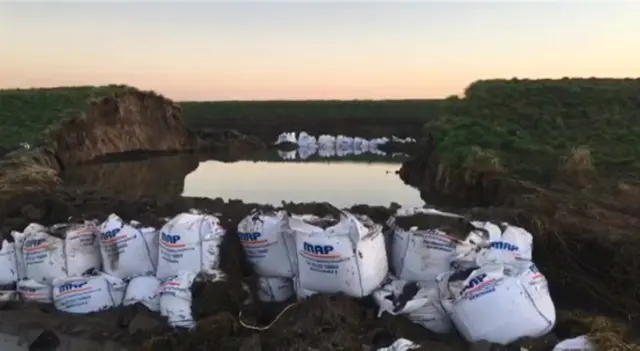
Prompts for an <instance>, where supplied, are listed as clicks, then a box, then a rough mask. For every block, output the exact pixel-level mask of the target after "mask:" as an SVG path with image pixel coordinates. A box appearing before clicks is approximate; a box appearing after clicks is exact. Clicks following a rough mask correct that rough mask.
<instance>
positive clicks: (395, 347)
mask: <svg viewBox="0 0 640 351" xmlns="http://www.w3.org/2000/svg"><path fill="white" fill-rule="evenodd" d="M419 348H420V345H418V344H416V343H414V342H413V341H411V340H408V339H403V338H400V339H398V340H396V341H394V342H393V344H391V345H389V346H388V347H381V348H379V349H378V351H409V350H415V349H419Z"/></svg>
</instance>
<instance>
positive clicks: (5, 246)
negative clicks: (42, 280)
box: [0, 239, 18, 285]
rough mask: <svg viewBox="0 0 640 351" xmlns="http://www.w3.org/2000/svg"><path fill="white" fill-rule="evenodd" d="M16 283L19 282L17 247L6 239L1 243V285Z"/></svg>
mask: <svg viewBox="0 0 640 351" xmlns="http://www.w3.org/2000/svg"><path fill="white" fill-rule="evenodd" d="M16 281H18V264H17V262H16V245H15V244H14V243H10V242H9V241H7V240H6V239H5V240H3V241H2V243H0V285H7V284H13V283H15V282H16Z"/></svg>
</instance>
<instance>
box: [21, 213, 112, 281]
mask: <svg viewBox="0 0 640 351" xmlns="http://www.w3.org/2000/svg"><path fill="white" fill-rule="evenodd" d="M43 229H45V228H44V227H40V228H38V227H35V226H34V227H33V228H32V230H29V231H27V230H25V232H24V233H22V235H20V234H17V233H16V236H18V240H16V242H20V243H21V244H22V245H21V246H20V247H19V248H18V250H17V251H18V255H19V256H21V257H22V262H23V263H24V274H25V277H26V278H27V279H33V280H35V281H37V282H41V283H46V284H51V283H52V282H53V280H54V279H56V278H60V277H73V276H79V275H82V274H83V273H84V272H87V271H90V270H95V269H99V268H100V251H99V246H98V245H99V244H98V240H97V234H98V228H97V227H96V225H95V223H93V222H89V221H86V222H85V223H73V224H59V225H55V226H52V227H51V228H49V229H46V230H43ZM53 234H56V235H53ZM16 236H14V238H15V237H16Z"/></svg>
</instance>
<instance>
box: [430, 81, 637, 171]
mask: <svg viewBox="0 0 640 351" xmlns="http://www.w3.org/2000/svg"><path fill="white" fill-rule="evenodd" d="M425 131H426V132H432V133H433V135H434V137H435V140H436V145H437V149H438V151H439V154H440V155H441V158H442V159H443V160H444V161H446V162H448V163H451V164H463V163H464V162H469V158H468V157H469V155H470V154H474V155H479V156H481V157H480V158H484V161H485V162H490V163H495V162H496V160H499V163H500V164H501V165H502V167H504V168H506V169H507V170H508V171H509V172H511V173H514V174H517V175H518V176H520V177H522V178H528V179H538V178H539V177H542V176H544V175H545V174H548V173H549V171H550V169H557V168H558V165H559V164H560V162H561V159H562V157H563V156H568V155H570V154H571V153H572V152H573V153H579V152H576V151H575V150H574V148H577V147H580V146H585V147H586V149H588V150H590V153H591V160H592V162H593V164H594V165H595V168H596V169H598V170H599V171H603V172H609V171H611V172H618V171H628V170H636V169H638V163H639V160H640V79H565V80H488V81H478V82H475V83H473V84H471V85H470V86H469V87H468V88H467V90H466V93H465V98H462V99H457V98H450V99H447V100H446V101H445V102H444V103H443V105H442V107H441V115H440V116H439V118H437V119H435V120H432V121H430V122H429V123H427V124H426V125H425ZM482 156H483V157H482ZM481 161H482V160H481Z"/></svg>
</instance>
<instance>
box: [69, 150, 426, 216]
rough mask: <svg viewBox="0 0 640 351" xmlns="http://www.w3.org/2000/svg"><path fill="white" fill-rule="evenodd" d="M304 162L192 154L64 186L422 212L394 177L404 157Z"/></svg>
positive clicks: (73, 177) (88, 172) (102, 170)
mask: <svg viewBox="0 0 640 351" xmlns="http://www.w3.org/2000/svg"><path fill="white" fill-rule="evenodd" d="M303 156H305V155H303ZM306 156H307V157H306V158H305V159H300V155H298V156H297V157H295V158H293V159H283V157H284V158H291V154H285V153H282V152H280V153H278V152H277V151H269V152H266V153H261V154H256V155H252V156H251V157H247V159H245V160H242V161H236V162H220V161H204V162H199V161H198V159H197V157H196V156H194V155H181V156H166V157H156V158H150V159H146V160H142V161H130V162H118V163H103V164H94V165H88V166H83V167H78V168H75V169H69V170H67V171H66V173H65V175H64V180H65V183H66V184H68V185H82V186H87V185H88V186H93V187H96V188H100V189H108V190H111V191H113V193H117V194H125V195H127V194H128V195H131V196H132V197H138V196H140V195H153V196H156V197H158V198H167V199H170V198H172V197H175V196H180V195H184V196H198V197H211V198H216V197H221V198H223V199H225V200H228V199H239V200H243V201H245V202H256V203H265V204H274V205H279V204H280V203H281V202H282V201H293V202H314V201H328V202H330V203H332V204H334V205H336V206H339V207H348V206H351V205H353V204H369V205H382V206H388V205H389V204H390V203H391V202H397V203H400V204H401V205H403V206H422V205H423V201H422V200H421V199H420V196H419V193H418V191H416V190H415V189H413V188H411V187H409V186H407V185H405V184H404V183H403V182H402V181H401V180H400V178H399V177H398V175H396V174H395V171H397V170H398V169H400V166H401V162H402V160H403V157H398V156H397V155H396V157H395V158H394V157H392V156H391V155H389V156H380V155H372V154H361V155H353V154H351V155H340V156H336V155H322V156H321V155H318V154H315V155H311V156H309V155H306Z"/></svg>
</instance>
